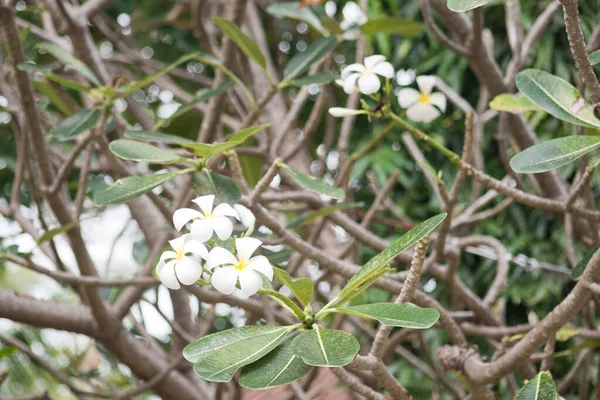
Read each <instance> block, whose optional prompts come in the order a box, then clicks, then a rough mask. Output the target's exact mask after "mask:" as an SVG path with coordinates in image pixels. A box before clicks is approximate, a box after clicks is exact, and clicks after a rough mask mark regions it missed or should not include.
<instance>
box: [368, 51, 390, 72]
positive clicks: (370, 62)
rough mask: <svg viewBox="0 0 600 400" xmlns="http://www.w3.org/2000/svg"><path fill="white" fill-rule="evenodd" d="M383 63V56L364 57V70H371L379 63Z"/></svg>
mask: <svg viewBox="0 0 600 400" xmlns="http://www.w3.org/2000/svg"><path fill="white" fill-rule="evenodd" d="M382 61H385V56H382V55H379V54H375V55H374V56H369V57H365V68H366V69H373V68H375V66H376V65H377V64H379V63H380V62H382Z"/></svg>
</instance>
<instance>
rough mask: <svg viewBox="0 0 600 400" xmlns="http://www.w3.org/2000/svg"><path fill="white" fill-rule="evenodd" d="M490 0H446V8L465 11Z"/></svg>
mask: <svg viewBox="0 0 600 400" xmlns="http://www.w3.org/2000/svg"><path fill="white" fill-rule="evenodd" d="M491 1H492V0H448V8H449V9H451V10H452V11H455V12H465V11H469V10H472V9H474V8H477V7H481V6H483V5H485V4H487V3H490V2H491Z"/></svg>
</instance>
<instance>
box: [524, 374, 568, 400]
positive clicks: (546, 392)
mask: <svg viewBox="0 0 600 400" xmlns="http://www.w3.org/2000/svg"><path fill="white" fill-rule="evenodd" d="M557 399H558V393H557V392H556V385H555V384H554V381H553V380H552V375H550V372H548V371H542V372H540V373H539V374H537V376H536V377H535V378H533V379H532V380H530V381H529V382H527V383H526V384H525V386H523V388H522V389H521V390H519V393H517V396H516V397H515V400H557Z"/></svg>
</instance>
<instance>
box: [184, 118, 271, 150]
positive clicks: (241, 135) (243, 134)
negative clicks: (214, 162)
mask: <svg viewBox="0 0 600 400" xmlns="http://www.w3.org/2000/svg"><path fill="white" fill-rule="evenodd" d="M270 125H271V124H264V125H258V126H251V127H249V128H246V129H242V130H241V131H238V132H236V133H234V134H233V135H231V137H230V138H229V139H228V140H227V141H226V142H223V143H214V144H207V143H193V144H191V143H190V144H187V143H184V144H183V146H184V147H187V148H188V149H191V150H193V151H194V153H195V154H197V155H199V156H200V157H203V158H211V157H214V156H216V155H217V154H223V153H225V152H226V151H227V150H230V149H233V148H234V147H236V146H239V145H240V144H242V143H244V142H245V141H246V140H247V139H248V138H249V137H250V136H252V135H254V134H255V133H257V132H260V131H262V130H263V129H265V128H267V127H269V126H270Z"/></svg>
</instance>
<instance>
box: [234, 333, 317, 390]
mask: <svg viewBox="0 0 600 400" xmlns="http://www.w3.org/2000/svg"><path fill="white" fill-rule="evenodd" d="M291 343H292V341H291V340H286V341H285V342H284V343H282V344H280V345H279V346H277V347H276V348H275V350H273V351H272V352H270V353H269V354H267V355H266V356H264V357H263V358H261V359H260V360H258V361H256V362H254V363H252V364H250V365H246V366H245V367H244V368H243V369H242V374H241V376H240V385H241V386H242V387H245V388H247V389H266V388H272V387H275V386H281V385H285V384H287V383H291V382H294V381H297V380H298V379H300V378H302V377H303V376H305V375H306V374H308V372H309V371H310V370H311V369H312V368H311V367H310V366H309V365H306V364H305V363H304V362H303V361H302V359H301V358H300V357H298V356H296V355H294V353H292V349H291Z"/></svg>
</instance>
